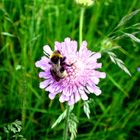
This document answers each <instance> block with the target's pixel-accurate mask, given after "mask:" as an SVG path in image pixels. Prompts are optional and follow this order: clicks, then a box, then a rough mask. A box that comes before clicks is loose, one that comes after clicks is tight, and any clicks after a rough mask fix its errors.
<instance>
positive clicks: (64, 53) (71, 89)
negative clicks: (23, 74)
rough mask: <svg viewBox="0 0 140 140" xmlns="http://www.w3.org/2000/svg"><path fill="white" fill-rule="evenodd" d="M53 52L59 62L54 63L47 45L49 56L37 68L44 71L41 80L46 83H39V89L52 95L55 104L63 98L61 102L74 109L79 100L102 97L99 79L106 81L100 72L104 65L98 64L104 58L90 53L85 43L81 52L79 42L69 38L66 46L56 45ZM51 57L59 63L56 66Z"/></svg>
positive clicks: (46, 51)
mask: <svg viewBox="0 0 140 140" xmlns="http://www.w3.org/2000/svg"><path fill="white" fill-rule="evenodd" d="M54 48H55V49H54V50H55V52H57V53H59V54H60V58H59V60H58V59H54V58H56V57H54V56H53V54H54V52H53V51H52V50H51V48H50V47H49V46H48V45H46V46H44V47H43V50H44V53H45V54H46V56H43V57H42V58H41V60H39V61H37V62H36V63H35V65H36V67H39V68H41V69H42V70H43V72H40V73H39V77H40V78H44V79H45V80H44V81H43V82H41V83H40V88H42V89H45V90H46V91H49V98H50V99H51V100H52V99H54V98H55V96H56V95H57V94H60V98H59V101H60V102H65V101H67V102H68V104H69V105H73V104H74V103H76V102H78V101H79V100H80V99H82V100H88V94H90V93H94V94H95V95H97V96H98V95H100V94H101V90H100V88H99V87H98V86H97V84H98V83H99V78H105V77H106V74H105V73H104V72H99V71H97V69H98V68H101V67H102V64H101V63H97V59H98V58H100V57H101V54H100V53H96V52H91V51H90V50H88V49H87V42H86V41H83V42H82V44H81V46H80V49H79V51H78V50H77V42H76V41H72V40H70V38H66V39H65V40H64V42H55V47H54ZM52 57H53V59H54V60H57V61H56V63H55V64H54V63H53V62H55V61H53V62H52ZM61 70H62V71H61ZM61 73H62V74H63V75H62V74H61Z"/></svg>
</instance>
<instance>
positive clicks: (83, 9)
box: [79, 7, 85, 46]
mask: <svg viewBox="0 0 140 140" xmlns="http://www.w3.org/2000/svg"><path fill="white" fill-rule="evenodd" d="M84 12H85V8H84V7H82V8H81V11H80V19H79V46H80V45H81V43H82V40H83V33H82V31H83V20H84Z"/></svg>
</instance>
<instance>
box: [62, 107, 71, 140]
mask: <svg viewBox="0 0 140 140" xmlns="http://www.w3.org/2000/svg"><path fill="white" fill-rule="evenodd" d="M69 115H70V107H69V106H68V105H67V112H66V120H65V128H64V137H63V139H64V140H67V139H68V122H69Z"/></svg>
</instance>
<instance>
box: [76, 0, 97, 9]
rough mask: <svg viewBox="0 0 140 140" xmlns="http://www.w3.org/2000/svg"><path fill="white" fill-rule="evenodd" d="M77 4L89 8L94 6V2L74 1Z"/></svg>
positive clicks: (89, 0)
mask: <svg viewBox="0 0 140 140" xmlns="http://www.w3.org/2000/svg"><path fill="white" fill-rule="evenodd" d="M75 1H76V3H77V4H79V5H83V6H87V7H88V6H91V5H93V4H94V2H95V0H75Z"/></svg>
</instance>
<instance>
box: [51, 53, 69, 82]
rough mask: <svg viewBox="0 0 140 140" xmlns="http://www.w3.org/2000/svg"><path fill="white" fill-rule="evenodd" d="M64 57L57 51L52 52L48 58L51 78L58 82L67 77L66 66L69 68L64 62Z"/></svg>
mask: <svg viewBox="0 0 140 140" xmlns="http://www.w3.org/2000/svg"><path fill="white" fill-rule="evenodd" d="M65 60H66V57H63V56H62V55H61V53H60V51H59V50H56V51H54V52H53V54H52V55H51V56H50V62H49V64H50V65H52V67H51V69H50V72H51V75H52V76H53V78H54V79H55V80H56V81H57V82H58V81H60V79H63V78H65V77H66V76H67V71H66V66H69V65H67V64H66V62H65Z"/></svg>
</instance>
